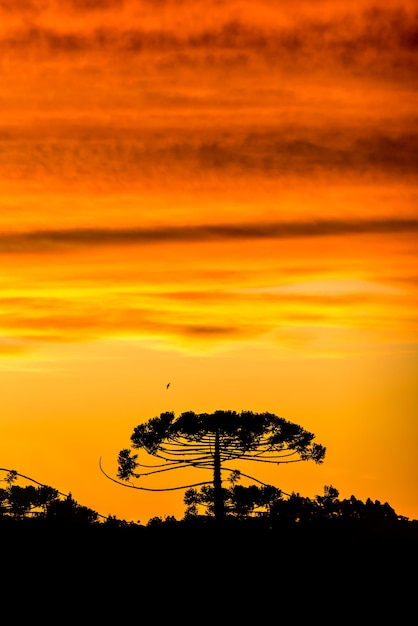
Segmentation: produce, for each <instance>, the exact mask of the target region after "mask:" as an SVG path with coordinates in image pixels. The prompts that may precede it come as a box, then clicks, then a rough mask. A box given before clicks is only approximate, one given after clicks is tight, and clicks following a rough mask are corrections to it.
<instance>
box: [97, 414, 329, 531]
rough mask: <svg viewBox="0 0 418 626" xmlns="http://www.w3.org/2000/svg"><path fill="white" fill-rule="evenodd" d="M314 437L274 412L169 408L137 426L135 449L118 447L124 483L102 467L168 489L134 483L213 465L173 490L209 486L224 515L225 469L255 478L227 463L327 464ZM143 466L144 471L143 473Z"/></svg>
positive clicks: (129, 480) (214, 503)
mask: <svg viewBox="0 0 418 626" xmlns="http://www.w3.org/2000/svg"><path fill="white" fill-rule="evenodd" d="M314 438H315V436H314V435H313V434H312V433H311V432H308V431H307V430H305V429H303V428H302V427H301V426H299V425H297V424H294V423H292V422H289V421H287V420H285V419H284V418H282V417H278V416H277V415H274V414H272V413H253V412H251V411H242V412H241V413H237V412H235V411H215V412H214V413H200V414H196V413H194V412H192V411H188V412H185V413H181V414H180V415H179V416H178V417H177V418H176V417H175V415H174V413H172V412H166V413H161V415H160V416H159V417H153V418H151V419H150V420H148V421H147V422H145V423H144V424H140V425H139V426H136V428H135V429H134V431H133V434H132V435H131V442H132V445H131V449H128V448H125V449H123V450H121V451H120V452H119V455H118V472H117V476H118V478H119V479H120V480H121V481H123V482H120V481H119V480H116V479H114V478H111V477H110V476H108V474H106V473H105V472H104V470H103V469H102V467H101V464H100V467H101V469H102V472H103V473H104V474H105V475H106V476H107V477H108V478H110V480H113V481H114V482H117V483H118V484H122V485H123V486H128V487H132V488H134V489H145V490H148V491H167V490H168V489H167V488H165V489H164V488H163V489H153V488H150V487H145V486H142V485H141V486H140V485H137V484H133V483H132V479H141V478H143V477H146V476H150V475H153V474H156V473H161V472H169V471H172V470H175V469H184V468H190V467H194V468H199V469H205V470H209V471H211V473H212V479H211V480H206V481H203V482H199V483H195V484H191V485H182V486H179V487H174V488H173V487H172V488H170V489H191V488H193V487H197V486H204V485H210V486H211V488H212V489H211V490H209V491H208V490H206V491H205V492H204V495H205V496H207V498H209V497H210V498H211V500H212V503H211V508H212V511H213V515H214V516H215V518H216V519H218V520H219V519H223V517H224V515H225V498H226V493H225V490H224V489H223V487H222V471H227V472H229V473H230V475H231V476H232V479H233V481H235V480H237V479H238V478H239V477H241V476H246V477H247V478H252V477H251V476H248V475H247V474H243V473H242V472H240V471H238V470H236V469H235V468H230V467H227V466H225V463H227V462H228V461H253V462H255V463H260V462H264V463H272V464H275V465H279V464H282V463H295V462H299V461H308V460H312V461H314V462H315V463H322V462H323V460H324V457H325V451H326V449H325V447H324V446H322V445H320V444H317V443H314ZM133 450H143V451H145V452H146V453H148V454H149V455H151V456H153V457H155V458H156V459H157V460H159V461H160V462H157V463H155V464H154V465H147V464H143V463H140V462H139V461H138V460H137V459H138V454H134V453H133ZM138 468H143V470H144V471H141V472H140V473H139V472H137V469H138ZM255 480H256V482H259V483H261V484H264V483H262V482H261V481H258V480H257V479H255ZM241 506H243V505H242V504H241ZM251 506H252V505H251ZM244 508H245V507H244Z"/></svg>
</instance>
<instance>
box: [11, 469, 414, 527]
mask: <svg viewBox="0 0 418 626" xmlns="http://www.w3.org/2000/svg"><path fill="white" fill-rule="evenodd" d="M4 471H5V470H4ZM19 478H22V475H20V474H18V473H17V472H16V471H14V470H12V471H7V473H6V477H5V479H4V481H3V482H4V483H5V486H4V487H3V488H0V524H2V527H3V528H5V527H6V526H7V527H9V528H10V527H11V526H19V527H23V526H24V527H25V528H35V527H36V528H40V527H42V526H44V527H51V525H54V526H55V527H58V526H66V527H98V526H99V527H100V528H109V529H117V528H142V529H143V528H149V529H152V532H153V533H159V534H161V533H163V532H167V533H168V534H170V533H172V532H175V531H179V532H181V530H180V529H181V528H185V529H187V531H188V532H190V531H191V530H199V531H201V530H203V529H205V530H209V529H210V528H212V527H214V521H215V520H214V515H213V494H212V492H211V491H212V488H211V487H209V486H205V487H203V488H202V489H200V490H194V489H189V490H187V491H186V493H185V496H184V503H185V505H186V510H185V515H184V517H183V519H181V520H177V519H176V518H175V517H174V516H167V517H165V518H161V517H153V518H151V519H150V520H148V522H146V524H141V523H140V522H139V521H138V522H137V523H134V522H127V521H125V520H121V519H118V518H117V517H116V516H112V515H109V516H104V515H102V514H99V513H97V512H96V511H94V510H93V509H91V508H89V507H87V506H83V505H80V504H79V503H78V502H76V501H75V500H74V498H73V497H72V495H71V493H70V494H62V493H61V492H59V491H58V490H57V489H54V488H52V487H49V486H46V485H42V484H39V483H37V482H36V481H33V479H29V478H28V477H23V478H25V479H27V480H32V482H34V483H35V485H26V486H20V485H18V484H16V481H17V480H18V479H19ZM223 497H224V502H225V525H226V526H228V527H230V528H235V529H236V528H237V526H238V525H239V526H240V527H243V526H244V525H245V527H246V528H248V529H252V530H255V529H258V530H262V529H263V530H265V531H267V532H272V531H274V530H275V529H278V530H280V531H283V530H284V529H287V530H292V529H298V530H299V531H300V530H301V529H304V530H305V531H308V530H312V529H316V530H318V529H320V528H322V529H327V531H329V530H342V529H345V530H348V529H350V530H352V531H354V530H356V531H357V532H358V531H360V530H361V531H362V532H368V533H374V534H379V533H380V534H382V535H388V534H391V533H392V534H397V535H399V534H400V533H402V534H405V535H408V536H411V537H412V536H417V537H418V521H417V520H412V521H411V520H409V519H408V518H407V517H405V516H401V515H398V514H397V513H396V512H395V510H394V509H393V508H392V507H391V506H390V505H389V504H388V503H387V502H385V503H381V502H380V501H379V500H374V501H373V500H372V499H371V498H368V499H367V500H366V501H361V500H359V499H358V498H356V497H355V496H353V495H352V496H351V497H350V498H347V499H342V500H341V499H339V492H338V490H337V489H336V488H334V487H332V486H325V487H324V493H323V495H317V496H315V497H314V498H308V497H304V496H301V495H300V494H298V493H292V494H290V495H284V494H283V493H282V492H281V490H280V489H277V488H275V487H273V486H271V485H263V486H257V485H250V486H249V487H244V486H242V485H233V486H232V487H231V488H230V489H223ZM202 510H203V511H204V513H203V514H202V513H201V511H202Z"/></svg>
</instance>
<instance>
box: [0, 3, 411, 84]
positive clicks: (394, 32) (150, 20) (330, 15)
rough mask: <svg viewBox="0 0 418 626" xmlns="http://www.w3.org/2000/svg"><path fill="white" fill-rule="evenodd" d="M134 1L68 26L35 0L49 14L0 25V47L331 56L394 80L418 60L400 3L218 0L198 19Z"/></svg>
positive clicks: (196, 58) (302, 58) (205, 57)
mask: <svg viewBox="0 0 418 626" xmlns="http://www.w3.org/2000/svg"><path fill="white" fill-rule="evenodd" d="M128 4H129V6H130V8H129V6H128V5H127V6H128V8H129V11H127V12H126V13H125V12H124V11H123V10H122V8H123V7H118V8H116V3H114V2H112V1H108V2H105V3H103V2H101V3H100V5H101V8H103V9H106V10H107V13H108V14H109V16H112V17H113V19H112V20H111V19H106V20H103V19H102V18H101V12H99V13H98V17H97V19H95V18H94V16H90V19H89V20H88V21H84V22H80V21H75V22H71V21H70V22H68V25H66V26H64V27H63V24H66V22H65V20H62V19H61V20H59V19H57V17H55V19H49V20H48V19H46V18H45V15H48V12H46V13H45V15H44V14H43V13H42V12H41V13H39V11H38V12H36V9H35V7H36V3H35V2H33V3H29V5H27V6H28V7H29V6H32V8H33V12H35V13H36V14H37V15H38V14H40V15H41V16H43V18H44V19H37V20H34V21H32V22H31V23H29V24H28V23H26V22H25V21H24V22H23V23H22V25H21V26H20V28H16V29H15V30H12V31H10V29H6V30H3V29H2V28H1V27H0V46H1V47H2V48H3V50H7V49H10V51H11V52H13V51H14V52H17V51H18V50H28V49H29V50H31V51H32V53H33V54H42V55H44V54H48V55H52V54H60V55H62V54H65V55H80V54H83V55H85V54H86V53H89V52H90V53H97V52H99V53H100V54H101V55H102V54H106V55H111V56H115V57H120V56H121V55H122V56H130V57H135V56H138V55H139V56H145V57H146V58H147V62H149V57H150V56H155V55H157V56H156V61H157V62H158V63H160V62H161V63H163V64H164V63H165V64H168V65H172V64H175V65H177V66H181V65H188V66H190V65H192V66H195V67H197V66H200V65H202V64H203V65H206V66H210V65H213V64H219V63H221V64H222V63H225V62H228V60H230V59H231V58H232V59H234V58H235V60H237V61H239V60H241V62H242V63H248V62H251V61H257V62H263V63H267V64H268V65H269V66H270V67H271V68H272V67H275V68H278V67H286V68H287V69H289V70H293V71H303V73H305V72H306V71H307V69H308V68H309V70H310V71H311V70H312V69H317V70H321V71H322V70H323V68H324V63H325V64H326V66H327V67H328V68H330V67H333V66H334V67H340V68H345V69H347V70H350V71H351V70H359V69H361V70H368V71H373V72H377V73H381V72H384V73H386V74H388V73H393V72H396V75H395V74H393V76H392V78H394V79H396V78H397V77H398V78H399V76H400V72H401V71H406V72H411V71H413V70H416V69H417V65H418V63H417V59H416V51H417V47H418V12H417V11H416V9H415V10H413V9H410V10H407V9H406V8H405V7H404V6H403V5H402V4H399V5H398V6H396V5H395V6H392V7H391V6H387V7H386V8H383V7H380V8H379V7H373V6H372V5H369V6H368V7H367V5H356V7H355V9H353V7H352V6H351V7H350V6H349V5H347V7H346V8H347V11H346V12H345V13H343V12H340V11H338V12H336V11H332V10H330V11H320V10H318V11H317V12H316V13H313V12H311V13H306V12H305V13H302V14H301V13H300V12H298V11H296V12H294V13H292V12H286V11H284V12H283V11H280V10H278V11H271V10H270V11H265V12H264V13H263V11H256V10H255V9H254V7H253V10H252V11H251V10H248V8H247V10H245V6H243V7H242V9H243V10H242V11H240V6H239V3H237V4H235V5H234V6H233V8H230V9H227V8H224V9H223V10H221V9H220V8H219V5H218V9H216V8H215V9H214V10H213V11H212V13H211V12H210V11H209V12H208V13H207V16H208V17H206V19H196V20H191V19H190V17H189V15H190V11H191V10H192V9H196V6H197V5H196V3H182V4H177V6H175V5H173V4H172V3H167V5H165V6H164V8H161V11H160V12H158V11H156V9H155V6H152V5H151V4H150V3H148V6H147V4H146V3H142V6H141V7H140V8H138V9H137V10H136V11H135V10H134V9H133V8H132V5H130V3H128ZM20 6H21V7H22V6H23V5H20ZM215 6H216V5H215ZM61 8H62V9H65V10H68V9H69V8H72V10H73V12H74V13H75V14H79V13H80V11H89V12H90V13H91V12H92V11H94V12H97V11H98V8H99V2H98V1H96V0H89V1H87V0H86V1H84V2H82V0H80V1H79V2H75V0H73V2H68V1H67V2H66V3H64V6H63V7H61ZM140 9H142V12H141V10H140ZM21 10H22V11H23V9H21ZM55 10H56V11H57V10H59V9H58V8H56V9H55ZM56 15H59V13H57V14H56ZM128 16H130V19H129V20H128ZM211 16H212V17H211ZM182 18H183V19H182ZM57 24H59V26H57ZM2 30H3V34H2V35H1V33H2ZM161 55H164V56H163V57H162V56H161ZM231 55H232V56H231ZM160 67H161V66H160Z"/></svg>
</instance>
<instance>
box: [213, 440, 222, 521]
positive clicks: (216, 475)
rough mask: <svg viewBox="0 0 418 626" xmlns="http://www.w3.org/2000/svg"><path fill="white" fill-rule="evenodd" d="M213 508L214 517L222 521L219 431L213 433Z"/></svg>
mask: <svg viewBox="0 0 418 626" xmlns="http://www.w3.org/2000/svg"><path fill="white" fill-rule="evenodd" d="M213 508H214V514H215V519H216V520H217V521H222V520H223V519H224V515H225V507H224V498H223V493H222V479H221V455H220V449H219V431H218V430H217V431H216V434H215V455H214V459H213Z"/></svg>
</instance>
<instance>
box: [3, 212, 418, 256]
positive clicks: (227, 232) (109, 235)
mask: <svg viewBox="0 0 418 626" xmlns="http://www.w3.org/2000/svg"><path fill="white" fill-rule="evenodd" d="M417 232H418V219H397V218H390V219H389V218H383V219H364V220H351V221H350V220H320V219H317V220H312V221H306V222H265V223H258V222H257V223H256V222H254V223H237V224H202V225H196V226H186V225H184V226H164V227H155V228H117V229H110V228H109V229H108V228H80V229H62V230H53V229H51V230H35V231H31V232H19V233H16V232H15V233H5V232H3V233H0V252H3V253H11V252H15V253H16V252H19V253H32V252H42V251H45V252H47V251H50V250H57V249H59V250H61V251H64V252H65V251H66V250H70V249H71V248H74V247H94V246H126V245H128V246H129V245H139V244H160V243H173V242H174V243H175V242H181V243H194V242H211V241H232V240H235V241H236V240H242V241H245V240H251V239H277V240H280V239H298V238H314V237H315V238H316V237H335V236H343V237H352V236H360V235H370V234H372V235H390V236H391V235H394V234H402V233H404V234H406V235H410V234H413V235H415V233H417Z"/></svg>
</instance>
